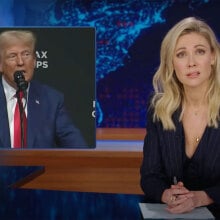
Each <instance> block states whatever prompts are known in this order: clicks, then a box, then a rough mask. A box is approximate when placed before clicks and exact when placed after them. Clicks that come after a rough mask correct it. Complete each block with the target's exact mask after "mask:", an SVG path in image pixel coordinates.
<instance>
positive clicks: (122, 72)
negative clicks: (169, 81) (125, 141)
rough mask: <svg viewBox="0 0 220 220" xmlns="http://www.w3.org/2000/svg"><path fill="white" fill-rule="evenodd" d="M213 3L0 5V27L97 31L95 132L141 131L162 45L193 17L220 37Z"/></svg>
mask: <svg viewBox="0 0 220 220" xmlns="http://www.w3.org/2000/svg"><path fill="white" fill-rule="evenodd" d="M219 8H220V2H219V1H218V0H191V1H185V0H175V1H174V0H163V1H162V0H161V1H159V0H148V1H147V0H122V1H119V2H118V3H117V1H110V0H109V1H108V0H106V1H99V0H94V1H89V0H82V1H77V0H32V1H30V0H1V4H0V14H1V18H0V25H1V26H68V27H71V26H74V27H75V26H92V27H95V28H96V43H97V45H96V50H97V51H96V89H97V95H96V124H97V127H122V128H126V127H128V128H130V127H134V128H135V127H137V128H139V127H145V125H146V121H145V119H146V115H145V114H146V102H147V97H148V95H149V93H150V92H151V90H152V85H151V82H152V76H153V74H154V72H155V70H156V68H157V67H158V65H159V50H160V44H161V41H162V39H163V37H164V35H165V34H166V32H167V31H168V29H169V28H170V27H171V26H172V25H174V24H175V23H176V22H177V21H179V20H180V19H182V18H184V17H187V16H198V17H201V18H203V19H204V20H206V21H207V22H208V23H209V24H210V25H211V26H212V27H213V29H214V30H215V32H216V34H217V35H219V33H220V25H219V22H218V20H219V19H218V16H219Z"/></svg>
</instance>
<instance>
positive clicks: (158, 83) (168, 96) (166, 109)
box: [151, 17, 220, 130]
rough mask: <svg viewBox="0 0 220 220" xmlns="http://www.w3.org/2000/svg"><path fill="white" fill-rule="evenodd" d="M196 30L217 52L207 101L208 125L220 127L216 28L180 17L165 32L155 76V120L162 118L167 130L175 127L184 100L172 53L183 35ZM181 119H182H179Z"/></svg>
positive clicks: (215, 52)
mask: <svg viewBox="0 0 220 220" xmlns="http://www.w3.org/2000/svg"><path fill="white" fill-rule="evenodd" d="M191 32H196V33H198V34H200V35H201V36H203V37H204V38H205V39H206V40H207V41H208V43H209V45H210V48H211V51H212V52H213V53H214V54H215V62H214V65H213V66H212V74H211V77H210V82H209V83H210V84H209V90H208V92H207V100H208V126H213V127H218V120H219V109H220V101H219V98H220V75H219V74H220V47H219V43H218V41H217V39H216V36H215V34H214V32H213V30H212V29H211V28H210V27H209V26H208V24H207V23H205V22H204V21H202V20H200V19H197V18H195V17H189V18H185V19H183V20H181V21H180V22H178V23H177V24H176V25H175V26H173V27H172V28H171V29H170V31H169V32H168V33H167V34H166V36H165V38H164V39H163V41H162V45H161V50H160V65H159V68H158V70H157V71H156V73H155V75H154V77H153V87H154V92H155V93H154V96H153V99H152V102H151V105H152V106H153V108H154V121H156V120H160V121H161V122H162V125H163V128H164V129H165V130H175V125H174V123H173V120H172V115H173V113H174V112H175V111H176V110H177V109H180V108H181V106H182V104H183V100H184V98H185V97H184V90H183V86H182V84H181V83H180V82H179V81H178V79H177V77H176V75H175V72H174V68H173V55H174V50H175V46H176V43H177V40H178V39H179V37H180V36H183V35H185V34H188V33H191ZM180 120H181V118H180Z"/></svg>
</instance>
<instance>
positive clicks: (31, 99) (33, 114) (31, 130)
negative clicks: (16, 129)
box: [27, 83, 40, 147]
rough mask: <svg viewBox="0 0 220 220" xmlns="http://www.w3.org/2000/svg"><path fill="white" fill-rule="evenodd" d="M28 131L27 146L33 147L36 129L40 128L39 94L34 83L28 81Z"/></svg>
mask: <svg viewBox="0 0 220 220" xmlns="http://www.w3.org/2000/svg"><path fill="white" fill-rule="evenodd" d="M27 107H28V109H27V110H28V131H27V146H28V147H33V146H34V142H35V137H36V134H37V133H38V132H37V129H38V128H40V124H39V123H40V122H39V120H38V117H37V116H38V115H39V114H40V94H39V92H38V91H37V89H36V88H35V85H34V83H30V88H29V94H28V106H27Z"/></svg>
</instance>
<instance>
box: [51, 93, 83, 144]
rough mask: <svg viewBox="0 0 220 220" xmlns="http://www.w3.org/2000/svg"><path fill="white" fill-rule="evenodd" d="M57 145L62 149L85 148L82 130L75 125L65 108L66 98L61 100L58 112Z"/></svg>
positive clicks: (61, 97)
mask: <svg viewBox="0 0 220 220" xmlns="http://www.w3.org/2000/svg"><path fill="white" fill-rule="evenodd" d="M55 138H56V144H57V145H58V146H61V147H85V146H86V141H85V140H84V138H83V136H82V134H81V132H80V130H79V129H78V128H77V127H76V126H75V125H74V124H73V122H72V120H71V119H70V117H69V114H68V112H67V110H66V108H65V106H64V96H63V95H60V99H59V102H58V106H57V111H56V137H55Z"/></svg>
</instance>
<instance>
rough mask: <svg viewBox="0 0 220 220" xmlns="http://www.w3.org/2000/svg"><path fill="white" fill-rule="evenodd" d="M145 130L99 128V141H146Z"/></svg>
mask: <svg viewBox="0 0 220 220" xmlns="http://www.w3.org/2000/svg"><path fill="white" fill-rule="evenodd" d="M145 135H146V129H145V128H97V129H96V139H97V140H144V137H145Z"/></svg>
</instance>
